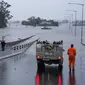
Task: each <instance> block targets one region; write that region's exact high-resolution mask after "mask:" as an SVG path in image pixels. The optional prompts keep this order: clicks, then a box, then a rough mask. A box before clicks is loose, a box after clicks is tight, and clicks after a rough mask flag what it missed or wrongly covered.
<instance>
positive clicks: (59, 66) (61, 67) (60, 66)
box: [58, 64, 63, 72]
mask: <svg viewBox="0 0 85 85" xmlns="http://www.w3.org/2000/svg"><path fill="white" fill-rule="evenodd" d="M62 69H63V65H62V64H59V65H58V70H59V71H60V72H61V71H62Z"/></svg>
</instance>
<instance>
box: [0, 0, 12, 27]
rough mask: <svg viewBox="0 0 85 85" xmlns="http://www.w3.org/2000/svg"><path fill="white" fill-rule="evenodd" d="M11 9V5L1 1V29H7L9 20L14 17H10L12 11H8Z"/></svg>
mask: <svg viewBox="0 0 85 85" xmlns="http://www.w3.org/2000/svg"><path fill="white" fill-rule="evenodd" d="M9 7H11V5H10V4H8V3H7V2H4V1H3V0H2V1H0V28H4V27H6V26H7V22H8V20H9V19H11V18H12V17H13V16H12V15H10V11H9V10H8V8H9Z"/></svg>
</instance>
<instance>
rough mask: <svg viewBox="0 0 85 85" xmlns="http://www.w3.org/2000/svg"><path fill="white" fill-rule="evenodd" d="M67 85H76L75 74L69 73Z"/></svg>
mask: <svg viewBox="0 0 85 85" xmlns="http://www.w3.org/2000/svg"><path fill="white" fill-rule="evenodd" d="M68 83H69V84H68V85H76V78H75V72H69V81H68Z"/></svg>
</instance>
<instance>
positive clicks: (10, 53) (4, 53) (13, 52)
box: [0, 38, 39, 60]
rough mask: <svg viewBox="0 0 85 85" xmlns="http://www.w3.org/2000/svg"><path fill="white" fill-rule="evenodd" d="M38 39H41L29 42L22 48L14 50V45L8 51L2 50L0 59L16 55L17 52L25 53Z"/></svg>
mask: <svg viewBox="0 0 85 85" xmlns="http://www.w3.org/2000/svg"><path fill="white" fill-rule="evenodd" d="M37 40H39V38H38V39H36V40H34V41H32V42H30V43H27V44H26V45H27V46H26V47H25V48H24V47H23V48H22V49H18V50H17V49H16V50H14V47H11V48H10V49H8V50H6V51H0V60H1V59H6V58H9V57H11V56H14V55H17V54H20V53H24V52H25V51H26V50H27V49H28V48H29V47H30V46H31V45H32V44H33V43H35V42H36V41H37Z"/></svg>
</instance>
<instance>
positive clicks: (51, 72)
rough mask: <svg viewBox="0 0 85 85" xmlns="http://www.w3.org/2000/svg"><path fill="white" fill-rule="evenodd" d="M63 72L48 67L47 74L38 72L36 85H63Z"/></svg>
mask: <svg viewBox="0 0 85 85" xmlns="http://www.w3.org/2000/svg"><path fill="white" fill-rule="evenodd" d="M62 80H63V79H62V71H59V70H58V69H57V68H56V67H55V68H54V67H47V68H46V69H45V72H42V73H41V72H37V75H36V79H35V81H36V82H35V85H63V81H62Z"/></svg>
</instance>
